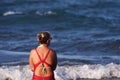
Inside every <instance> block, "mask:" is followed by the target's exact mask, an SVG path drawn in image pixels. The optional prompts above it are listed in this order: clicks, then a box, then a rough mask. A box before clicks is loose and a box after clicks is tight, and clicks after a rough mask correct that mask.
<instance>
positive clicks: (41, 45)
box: [38, 44, 48, 47]
mask: <svg viewBox="0 0 120 80" xmlns="http://www.w3.org/2000/svg"><path fill="white" fill-rule="evenodd" d="M43 46H44V47H47V46H48V45H47V44H40V45H39V46H38V47H43Z"/></svg>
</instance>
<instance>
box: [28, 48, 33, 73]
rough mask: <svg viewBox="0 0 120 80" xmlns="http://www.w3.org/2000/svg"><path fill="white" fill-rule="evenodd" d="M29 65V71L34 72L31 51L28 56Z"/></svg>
mask: <svg viewBox="0 0 120 80" xmlns="http://www.w3.org/2000/svg"><path fill="white" fill-rule="evenodd" d="M29 65H30V69H31V71H34V64H33V50H31V52H30V56H29Z"/></svg>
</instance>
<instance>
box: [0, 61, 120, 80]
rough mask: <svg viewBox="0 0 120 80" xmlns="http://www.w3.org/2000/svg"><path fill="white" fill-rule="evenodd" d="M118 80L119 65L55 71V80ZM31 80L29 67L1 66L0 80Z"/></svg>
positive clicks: (69, 68)
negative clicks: (79, 79) (103, 79)
mask: <svg viewBox="0 0 120 80" xmlns="http://www.w3.org/2000/svg"><path fill="white" fill-rule="evenodd" d="M111 77H117V78H120V64H113V63H110V64H107V65H100V64H97V65H87V64H86V65H72V66H58V67H57V69H56V70H55V78H56V80H69V79H73V80H76V79H77V78H89V79H101V78H111ZM7 78H9V79H10V80H31V78H32V72H31V71H30V69H29V66H28V65H27V66H11V67H7V66H2V67H0V80H5V79H7Z"/></svg>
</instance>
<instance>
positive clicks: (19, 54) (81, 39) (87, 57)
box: [0, 0, 120, 80]
mask: <svg viewBox="0 0 120 80" xmlns="http://www.w3.org/2000/svg"><path fill="white" fill-rule="evenodd" d="M119 9H120V0H0V65H1V66H7V67H9V66H10V65H15V66H17V65H19V66H21V65H25V64H28V59H29V52H30V50H31V49H33V48H35V47H37V46H38V42H37V39H36V34H37V33H39V32H40V31H49V32H50V33H51V34H52V37H53V40H52V42H51V45H50V47H51V48H53V49H54V50H55V51H56V52H57V56H58V65H59V66H62V68H64V69H66V66H69V67H70V66H71V65H72V66H74V68H76V69H79V68H80V67H81V65H82V67H83V68H84V65H87V67H88V68H90V67H91V66H89V65H92V66H95V65H102V66H103V67H105V69H106V66H107V65H114V66H116V65H117V68H118V74H119V75H116V76H115V77H120V68H119V64H120V48H119V46H120V10H119ZM76 65H80V67H78V66H77V67H75V66H76ZM96 67H97V66H95V69H96ZM99 67H100V66H99ZM60 68H61V67H60ZM70 68H71V67H70ZM72 68H73V67H72ZM1 69H2V70H3V68H2V67H1ZM8 69H9V68H8ZM10 69H11V68H10ZM80 69H81V68H80ZM85 69H86V66H85ZM100 69H101V68H100ZM113 70H114V69H113ZM58 71H59V70H58ZM88 71H90V70H89V69H88ZM83 72H84V71H83ZM98 72H99V71H98ZM7 73H8V71H6V74H7ZM108 73H109V72H108ZM79 74H80V73H79ZM100 74H101V73H99V75H100ZM109 74H111V73H109ZM60 75H62V74H60ZM77 75H78V74H77ZM68 76H72V75H71V74H70V75H68ZM81 76H82V75H81ZM58 77H59V76H58ZM60 77H61V76H60ZM102 77H104V76H102ZM105 77H106V76H105ZM113 77H114V76H113ZM69 78H70V79H71V77H69ZM75 78H89V77H87V76H86V77H83V76H82V77H79V76H74V78H72V79H73V80H75ZM93 78H94V77H93ZM95 78H96V77H95ZM97 78H98V77H97ZM100 78H101V77H100ZM1 79H2V78H1ZM13 80H19V79H13ZM23 80H24V79H23ZM25 80H26V79H25ZM58 80H62V79H61V78H59V79H58ZM63 80H67V78H66V79H63Z"/></svg>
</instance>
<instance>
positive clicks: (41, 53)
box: [29, 32, 57, 80]
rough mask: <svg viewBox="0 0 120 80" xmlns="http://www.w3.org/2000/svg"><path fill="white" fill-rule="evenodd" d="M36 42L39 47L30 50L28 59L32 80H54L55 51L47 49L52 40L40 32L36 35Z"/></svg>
mask: <svg viewBox="0 0 120 80" xmlns="http://www.w3.org/2000/svg"><path fill="white" fill-rule="evenodd" d="M37 40H38V42H39V46H38V47H37V48H35V49H32V50H31V52H30V57H29V64H30V69H31V70H32V71H33V78H32V80H55V78H54V70H55V69H56V65H57V56H56V53H55V51H53V50H52V49H50V48H49V47H48V46H49V45H50V42H51V40H52V38H51V35H50V33H48V32H41V33H39V34H38V35H37Z"/></svg>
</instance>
